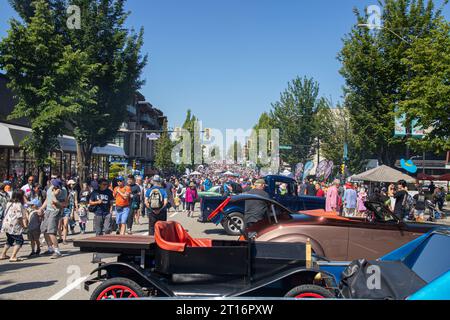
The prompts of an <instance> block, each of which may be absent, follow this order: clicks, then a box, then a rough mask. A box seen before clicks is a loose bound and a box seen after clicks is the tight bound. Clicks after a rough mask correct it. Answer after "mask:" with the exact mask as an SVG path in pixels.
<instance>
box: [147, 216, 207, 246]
mask: <svg viewBox="0 0 450 320" xmlns="http://www.w3.org/2000/svg"><path fill="white" fill-rule="evenodd" d="M155 241H156V244H157V245H158V247H160V248H161V249H163V250H168V251H176V252H183V251H184V249H185V248H186V246H187V247H203V248H207V247H212V240H211V239H194V238H192V237H191V236H190V235H189V233H188V232H187V231H186V230H184V228H183V226H182V225H181V224H179V223H178V222H175V221H167V222H165V221H158V222H157V223H156V224H155Z"/></svg>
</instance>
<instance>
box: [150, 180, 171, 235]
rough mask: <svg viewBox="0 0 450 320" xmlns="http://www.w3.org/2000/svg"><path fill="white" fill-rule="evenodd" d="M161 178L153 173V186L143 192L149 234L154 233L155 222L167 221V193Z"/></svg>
mask: <svg viewBox="0 0 450 320" xmlns="http://www.w3.org/2000/svg"><path fill="white" fill-rule="evenodd" d="M162 182H163V181H162V179H161V177H160V176H158V175H155V176H154V177H153V180H152V184H153V187H151V188H150V189H148V190H147V192H146V194H145V206H146V208H147V211H148V229H149V235H150V236H153V235H154V234H155V224H156V222H158V221H167V204H168V199H167V193H166V190H165V189H164V188H163V186H162Z"/></svg>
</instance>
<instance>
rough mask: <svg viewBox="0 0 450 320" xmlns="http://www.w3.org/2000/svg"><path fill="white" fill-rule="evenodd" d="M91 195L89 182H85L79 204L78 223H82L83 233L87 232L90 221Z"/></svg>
mask: <svg viewBox="0 0 450 320" xmlns="http://www.w3.org/2000/svg"><path fill="white" fill-rule="evenodd" d="M90 197H91V192H90V188H89V186H88V184H87V183H83V187H82V189H81V191H80V202H79V206H78V218H79V220H78V223H79V224H80V230H81V234H85V233H86V224H87V222H88V205H89V198H90Z"/></svg>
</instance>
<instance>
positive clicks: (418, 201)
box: [413, 188, 426, 222]
mask: <svg viewBox="0 0 450 320" xmlns="http://www.w3.org/2000/svg"><path fill="white" fill-rule="evenodd" d="M418 190H419V193H417V194H416V195H414V197H413V198H414V218H415V220H416V221H417V222H425V201H426V197H425V192H423V188H418Z"/></svg>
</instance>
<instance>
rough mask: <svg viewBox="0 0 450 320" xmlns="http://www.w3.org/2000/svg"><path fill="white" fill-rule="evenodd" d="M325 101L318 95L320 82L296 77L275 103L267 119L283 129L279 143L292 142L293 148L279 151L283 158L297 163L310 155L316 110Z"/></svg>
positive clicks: (287, 143) (313, 137)
mask: <svg viewBox="0 0 450 320" xmlns="http://www.w3.org/2000/svg"><path fill="white" fill-rule="evenodd" d="M326 103H327V101H326V100H325V99H324V98H320V97H319V84H318V83H317V82H316V81H314V79H312V78H310V79H308V78H306V77H305V78H303V79H301V78H299V77H297V78H296V79H294V80H293V81H292V82H290V83H289V84H288V88H287V89H286V90H285V91H284V92H283V93H282V94H281V98H280V101H278V102H276V103H274V104H272V110H271V112H270V119H271V120H270V121H268V122H269V124H271V125H270V126H272V128H277V129H279V130H280V145H288V146H292V150H283V151H282V152H280V153H281V158H282V160H283V161H285V162H287V163H289V164H291V165H292V166H294V165H295V164H296V163H298V162H304V161H306V160H308V159H309V158H310V157H311V155H312V153H313V151H314V147H315V144H314V140H315V123H314V119H315V114H316V112H317V110H318V109H319V108H320V107H321V106H322V105H325V104H326ZM263 120H264V121H265V122H266V120H268V119H263Z"/></svg>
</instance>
